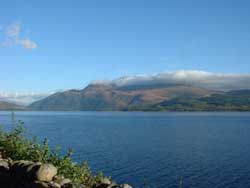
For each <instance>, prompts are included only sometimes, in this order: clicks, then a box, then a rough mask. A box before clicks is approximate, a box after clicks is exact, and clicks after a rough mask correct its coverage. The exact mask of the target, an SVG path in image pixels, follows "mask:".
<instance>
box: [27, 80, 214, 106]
mask: <svg viewBox="0 0 250 188" xmlns="http://www.w3.org/2000/svg"><path fill="white" fill-rule="evenodd" d="M213 93H218V92H215V91H212V90H209V89H204V88H200V87H195V86H190V85H164V84H163V85H155V86H152V85H151V86H145V85H137V86H126V87H119V86H116V85H112V84H90V85H88V86H87V87H86V88H84V89H82V90H68V91H65V92H58V93H55V94H53V95H51V96H48V97H46V98H44V99H42V100H39V101H36V102H34V103H32V104H31V105H30V106H29V107H28V108H29V109H31V110H84V111H88V110H89V111H108V110H110V111H113V110H136V109H144V108H147V107H149V106H150V107H151V106H153V105H155V104H158V103H161V102H163V101H166V100H171V99H174V98H178V97H185V96H192V97H193V98H200V97H204V96H208V95H210V94H213Z"/></svg>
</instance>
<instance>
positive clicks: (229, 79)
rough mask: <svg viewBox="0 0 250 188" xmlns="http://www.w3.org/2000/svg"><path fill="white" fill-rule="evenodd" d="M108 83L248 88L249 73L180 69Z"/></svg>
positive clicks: (249, 81) (128, 77)
mask: <svg viewBox="0 0 250 188" xmlns="http://www.w3.org/2000/svg"><path fill="white" fill-rule="evenodd" d="M93 83H108V84H114V85H117V86H130V85H154V84H189V85H194V86H198V87H203V88H209V89H214V90H223V91H227V90H236V89H250V74H223V73H211V72H205V71H198V70H180V71H176V72H167V73H160V74H155V75H135V76H126V77H121V78H118V79H115V80H112V81H98V82H93Z"/></svg>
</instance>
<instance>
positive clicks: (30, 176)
mask: <svg viewBox="0 0 250 188" xmlns="http://www.w3.org/2000/svg"><path fill="white" fill-rule="evenodd" d="M41 165H42V163H40V162H36V163H34V164H32V165H30V166H28V168H27V169H26V175H27V178H28V179H31V180H33V179H35V175H36V172H37V171H38V169H39V168H40V166H41Z"/></svg>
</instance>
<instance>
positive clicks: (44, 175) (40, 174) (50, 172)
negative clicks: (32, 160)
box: [35, 164, 57, 182]
mask: <svg viewBox="0 0 250 188" xmlns="http://www.w3.org/2000/svg"><path fill="white" fill-rule="evenodd" d="M56 174H57V169H56V167H55V166H54V165H52V164H42V165H40V166H39V168H38V170H37V172H36V174H35V178H36V179H37V180H39V181H46V182H49V181H52V179H53V177H54V176H55V175H56Z"/></svg>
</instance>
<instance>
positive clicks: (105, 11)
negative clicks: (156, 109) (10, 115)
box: [0, 0, 250, 95]
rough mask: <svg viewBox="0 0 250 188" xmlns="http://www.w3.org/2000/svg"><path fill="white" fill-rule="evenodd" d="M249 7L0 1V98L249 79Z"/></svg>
mask: <svg viewBox="0 0 250 188" xmlns="http://www.w3.org/2000/svg"><path fill="white" fill-rule="evenodd" d="M249 10H250V1H247V0H105V1H101V0H96V1H95V0H89V1H87V0H83V1H80V0H75V1H72V0H53V1H50V0H40V1H32V0H22V1H19V0H16V1H13V0H8V1H7V0H6V1H1V2H0V93H2V95H3V93H4V94H6V93H7V94H12V95H13V94H15V93H19V94H22V95H24V94H25V93H30V94H33V95H36V94H37V93H39V94H42V95H45V94H48V93H50V92H54V91H58V90H64V89H69V88H83V87H84V86H86V85H87V84H88V83H90V82H91V81H93V80H107V79H108V80H110V79H115V78H118V77H122V76H132V75H138V74H139V75H153V74H159V73H164V72H175V71H180V70H191V71H193V70H195V71H205V72H209V73H219V74H250V56H249V54H250V21H249V20H250V11H249ZM7 94H6V95H7Z"/></svg>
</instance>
